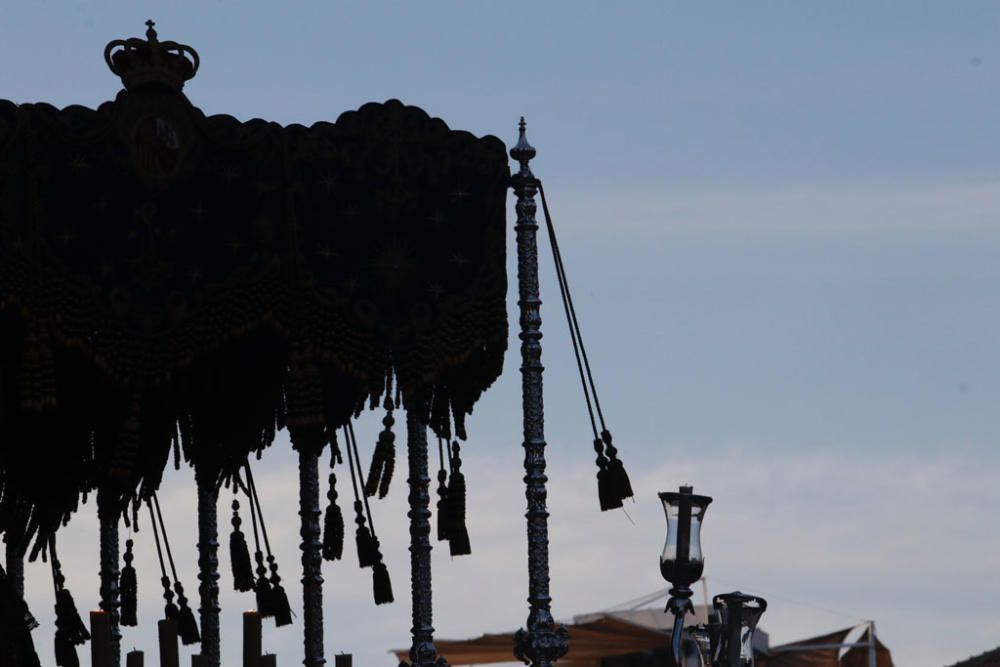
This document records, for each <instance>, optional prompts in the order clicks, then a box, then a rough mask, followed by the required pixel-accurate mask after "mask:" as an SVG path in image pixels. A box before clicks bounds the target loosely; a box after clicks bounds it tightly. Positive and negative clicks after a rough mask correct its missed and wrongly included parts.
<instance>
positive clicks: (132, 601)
mask: <svg viewBox="0 0 1000 667" xmlns="http://www.w3.org/2000/svg"><path fill="white" fill-rule="evenodd" d="M132 545H133V542H132V539H131V538H129V539H127V540H125V555H124V556H122V560H124V561H125V566H124V567H123V568H122V572H121V574H120V575H119V576H118V590H119V592H120V593H121V597H122V606H121V624H122V625H124V626H127V627H135V626H136V625H138V624H139V621H138V619H137V618H136V607H137V606H138V605H137V600H136V590H137V588H138V585H137V583H136V576H135V567H133V565H132V560H133V559H134V556H133V555H132Z"/></svg>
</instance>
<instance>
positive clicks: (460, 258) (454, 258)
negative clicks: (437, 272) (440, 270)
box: [448, 252, 469, 269]
mask: <svg viewBox="0 0 1000 667" xmlns="http://www.w3.org/2000/svg"><path fill="white" fill-rule="evenodd" d="M448 261H449V262H451V263H452V264H454V265H455V266H456V267H458V268H459V269H461V268H462V267H463V266H465V265H466V264H468V263H469V260H467V259H466V258H465V256H464V255H463V254H462V253H459V252H453V253H452V254H451V257H450V258H449V259H448Z"/></svg>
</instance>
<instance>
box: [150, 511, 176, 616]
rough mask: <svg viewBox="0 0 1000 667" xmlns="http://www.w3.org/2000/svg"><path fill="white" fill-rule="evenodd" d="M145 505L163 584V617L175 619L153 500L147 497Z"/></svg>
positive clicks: (171, 592) (174, 608)
mask: <svg viewBox="0 0 1000 667" xmlns="http://www.w3.org/2000/svg"><path fill="white" fill-rule="evenodd" d="M146 506H147V507H149V523H150V524H151V525H152V526H153V540H154V541H155V542H156V557H157V559H158V560H159V561H160V584H161V585H162V586H163V599H164V600H166V605H165V606H164V609H163V615H164V617H165V618H167V619H169V620H171V621H176V620H177V617H178V615H179V610H178V609H177V605H176V604H174V591H173V590H172V589H171V588H170V577H168V576H167V566H166V565H165V564H164V561H163V548H162V547H161V546H160V532H159V530H160V529H159V528H158V527H157V525H156V515H155V514H154V513H153V502H152V501H151V500H150V499H149V498H147V499H146Z"/></svg>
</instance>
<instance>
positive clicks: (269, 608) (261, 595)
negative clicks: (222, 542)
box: [253, 549, 274, 618]
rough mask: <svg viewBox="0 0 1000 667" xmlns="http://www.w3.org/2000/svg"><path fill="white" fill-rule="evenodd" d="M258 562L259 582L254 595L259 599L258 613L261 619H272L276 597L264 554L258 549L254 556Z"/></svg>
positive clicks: (255, 586) (255, 585) (256, 584)
mask: <svg viewBox="0 0 1000 667" xmlns="http://www.w3.org/2000/svg"><path fill="white" fill-rule="evenodd" d="M253 557H254V560H256V561H257V582H256V583H255V584H254V593H255V594H256V597H257V611H259V612H260V615H261V617H263V618H271V617H272V616H274V595H273V594H272V592H271V583H270V582H269V581H268V580H267V568H266V567H264V554H263V553H262V552H261V550H260V549H258V550H257V551H256V552H255V553H254V555H253Z"/></svg>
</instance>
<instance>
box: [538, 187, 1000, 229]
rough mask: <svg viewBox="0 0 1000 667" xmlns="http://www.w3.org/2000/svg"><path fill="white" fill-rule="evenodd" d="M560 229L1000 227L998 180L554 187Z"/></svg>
mask: <svg viewBox="0 0 1000 667" xmlns="http://www.w3.org/2000/svg"><path fill="white" fill-rule="evenodd" d="M548 195H549V197H550V198H551V199H550V202H549V205H550V207H551V209H552V215H553V217H554V219H555V221H556V224H557V225H558V228H559V229H565V230H567V231H566V233H569V230H572V234H573V235H577V234H583V233H587V234H596V235H599V236H601V237H605V236H606V237H619V238H628V239H629V242H630V243H634V242H635V241H636V239H640V240H641V239H646V240H648V239H655V238H660V237H663V236H673V235H679V234H681V235H686V234H705V233H720V232H725V233H747V234H773V233H789V232H792V233H831V232H832V233H846V232H904V231H928V230H950V231H967V230H973V229H979V230H982V229H993V230H998V229H1000V182H985V183H975V184H965V185H950V186H933V187H920V186H912V187H909V188H904V187H895V188H889V187H885V188H877V187H861V186H842V187H827V188H820V187H816V188H795V189H775V190H738V189H731V188H729V189H726V190H720V191H676V190H671V189H670V188H669V187H664V188H662V189H652V188H637V189H634V190H631V191H629V190H613V191H607V192H573V191H572V189H569V190H568V191H563V192H560V191H559V190H558V189H556V188H552V190H551V191H549V192H548Z"/></svg>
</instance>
